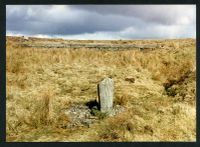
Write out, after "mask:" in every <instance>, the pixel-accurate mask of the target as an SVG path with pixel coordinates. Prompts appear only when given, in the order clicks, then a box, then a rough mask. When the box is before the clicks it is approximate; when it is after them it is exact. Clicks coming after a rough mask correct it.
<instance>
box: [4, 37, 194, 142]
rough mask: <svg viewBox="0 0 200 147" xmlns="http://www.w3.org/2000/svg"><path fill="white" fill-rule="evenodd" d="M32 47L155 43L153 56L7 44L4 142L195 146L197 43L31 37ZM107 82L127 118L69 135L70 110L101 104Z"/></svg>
mask: <svg viewBox="0 0 200 147" xmlns="http://www.w3.org/2000/svg"><path fill="white" fill-rule="evenodd" d="M28 42H29V43H32V42H34V43H41V42H42V43H49V42H51V43H55V42H60V43H68V42H70V43H76V42H78V43H81V42H83V43H87V42H89V43H90V42H93V43H95V42H103V43H104V42H106V43H114V44H126V43H127V44H131V43H134V44H158V45H161V46H162V48H159V49H155V50H145V51H140V50H127V51H115V52H112V51H100V50H91V49H86V48H82V49H78V50H73V49H52V48H51V49H47V48H25V47H21V46H20V43H21V42H20V39H19V38H17V37H9V38H7V43H6V53H7V54H6V76H7V79H6V82H7V83H6V101H7V103H6V137H7V141H195V140H196V58H195V56H196V49H195V44H196V42H195V40H193V39H182V40H135V41H129V40H127V41H126V40H122V41H73V40H61V39H60V40H56V39H54V40H47V39H35V38H32V39H31V40H29V41H28ZM104 77H112V78H113V80H114V83H115V99H114V103H115V104H118V105H122V106H123V107H125V111H124V112H122V113H120V114H118V115H116V116H113V117H104V118H102V119H101V121H99V122H97V123H94V124H92V125H91V126H89V127H88V126H82V127H74V128H73V127H72V128H66V127H65V126H66V124H67V123H70V118H69V117H68V116H67V115H66V114H65V113H64V110H65V109H66V108H69V107H70V106H71V105H72V104H85V103H87V102H89V101H92V100H95V99H96V97H97V89H96V85H97V84H98V82H99V81H100V80H101V79H102V78H104Z"/></svg>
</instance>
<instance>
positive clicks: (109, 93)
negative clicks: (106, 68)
mask: <svg viewBox="0 0 200 147" xmlns="http://www.w3.org/2000/svg"><path fill="white" fill-rule="evenodd" d="M113 95H114V82H113V80H112V79H110V78H105V79H104V80H103V81H101V82H100V83H99V84H98V102H99V108H100V111H101V112H103V113H110V112H111V111H112V108H113Z"/></svg>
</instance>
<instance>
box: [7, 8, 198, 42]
mask: <svg viewBox="0 0 200 147" xmlns="http://www.w3.org/2000/svg"><path fill="white" fill-rule="evenodd" d="M195 21H196V20H195V6H186V5H185V6H180V5H179V6H159V5H157V6H153V5H152V6H145V5H108V6H101V5H99V6H97V5H76V6H75V5H70V6H68V5H66V6H60V5H45V6H41V5H39V6H36V5H35V6H31V5H21V6H17V5H9V6H7V7H6V31H7V33H11V34H25V35H38V34H40V35H49V36H63V37H67V38H68V37H69V38H70V37H72V38H73V37H74V38H80V37H82V36H83V37H85V38H87V39H89V38H96V39H98V38H105V39H106V36H107V37H109V36H110V38H122V39H123V38H127V39H128V38H138V37H139V38H145V37H148V38H152V37H153V38H159V37H171V36H172V37H173V36H179V37H180V36H181V35H182V36H183V37H187V34H189V32H190V34H192V35H193V36H194V35H195V24H196V22H195ZM168 28H170V30H169V29H168ZM163 29H164V30H167V31H168V32H166V33H164V32H163ZM185 29H186V30H185ZM177 30H179V31H180V32H179V31H177ZM184 30H185V31H184ZM181 31H183V32H181ZM169 32H170V34H169ZM191 32H192V33H191ZM177 33H179V34H177ZM165 34H166V35H165ZM98 36H99V37H98ZM190 36H191V35H189V37H190Z"/></svg>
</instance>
